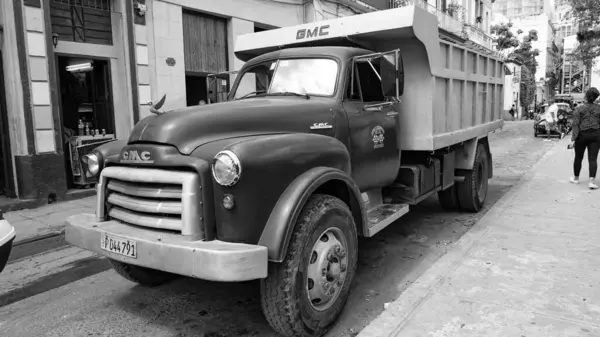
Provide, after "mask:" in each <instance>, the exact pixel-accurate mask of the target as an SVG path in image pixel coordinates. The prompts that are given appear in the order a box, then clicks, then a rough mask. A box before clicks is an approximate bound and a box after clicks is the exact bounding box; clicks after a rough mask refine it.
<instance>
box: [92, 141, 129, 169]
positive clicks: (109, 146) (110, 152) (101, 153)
mask: <svg viewBox="0 0 600 337" xmlns="http://www.w3.org/2000/svg"><path fill="white" fill-rule="evenodd" d="M126 145H127V141H126V140H123V139H115V140H113V141H111V142H108V143H104V144H102V145H100V146H98V147H97V148H95V149H94V152H95V153H96V155H98V157H99V160H100V171H102V169H103V168H104V167H105V166H106V163H107V162H109V161H111V160H112V159H113V158H114V157H115V156H118V155H119V154H120V153H121V150H122V149H123V148H124V147H125V146H126Z"/></svg>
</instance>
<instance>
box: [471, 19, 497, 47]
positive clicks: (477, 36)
mask: <svg viewBox="0 0 600 337" xmlns="http://www.w3.org/2000/svg"><path fill="white" fill-rule="evenodd" d="M465 29H466V31H467V35H468V36H469V39H470V40H471V41H473V42H475V43H477V44H480V45H482V46H484V47H486V48H488V49H492V43H493V42H494V39H493V38H492V37H491V36H489V35H488V34H486V33H485V32H484V31H483V30H481V29H479V28H477V27H475V26H473V25H470V24H468V23H465Z"/></svg>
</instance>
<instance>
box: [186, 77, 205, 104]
mask: <svg viewBox="0 0 600 337" xmlns="http://www.w3.org/2000/svg"><path fill="white" fill-rule="evenodd" d="M207 93H208V92H207V90H206V76H193V75H186V76H185V96H186V101H187V106H192V105H199V104H200V101H204V103H208V95H207Z"/></svg>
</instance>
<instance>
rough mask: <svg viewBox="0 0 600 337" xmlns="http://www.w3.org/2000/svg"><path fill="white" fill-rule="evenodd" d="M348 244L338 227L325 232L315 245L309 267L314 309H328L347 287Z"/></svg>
mask: <svg viewBox="0 0 600 337" xmlns="http://www.w3.org/2000/svg"><path fill="white" fill-rule="evenodd" d="M346 246H347V244H346V239H345V237H344V235H343V233H342V232H341V231H340V230H339V229H337V228H330V229H328V230H326V231H325V232H323V234H321V236H320V237H319V239H318V240H317V242H316V243H315V244H314V246H313V249H312V251H311V256H310V260H309V264H308V268H307V292H308V299H309V300H310V303H311V305H312V306H313V308H314V309H315V310H319V311H322V310H326V309H328V308H329V307H330V306H331V305H332V304H333V303H334V302H335V300H336V299H337V297H338V296H339V294H340V292H341V290H342V288H343V286H344V282H345V280H346V273H347V269H348V257H347V256H346V255H347V253H346Z"/></svg>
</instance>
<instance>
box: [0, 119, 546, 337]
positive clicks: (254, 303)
mask: <svg viewBox="0 0 600 337" xmlns="http://www.w3.org/2000/svg"><path fill="white" fill-rule="evenodd" d="M490 145H491V150H492V154H493V159H494V178H493V179H492V180H491V181H490V186H489V192H488V199H487V204H486V210H484V212H485V211H487V209H489V207H491V206H492V205H493V204H494V203H495V202H496V201H497V200H498V199H499V198H500V197H501V196H502V195H504V194H505V193H506V192H507V190H508V189H509V188H510V187H511V186H512V185H513V184H515V183H516V182H517V181H518V180H519V179H520V177H521V176H522V175H523V174H524V173H525V172H526V171H528V170H529V169H530V168H531V166H532V165H533V164H534V163H536V162H537V161H538V160H539V159H540V158H541V157H542V156H543V155H544V154H545V153H546V151H548V149H549V148H551V147H552V146H553V145H554V143H553V142H544V141H543V140H542V139H539V138H534V137H533V132H532V125H531V122H529V121H524V122H507V123H506V124H505V127H504V129H503V130H502V131H498V132H496V133H495V134H493V135H491V140H490ZM484 212H481V213H479V214H466V213H447V212H443V211H442V210H441V208H440V207H439V205H438V203H437V198H435V197H433V198H431V199H429V200H426V201H425V202H423V203H422V204H421V205H419V206H416V207H414V208H413V209H412V211H411V212H410V213H409V214H408V215H407V216H405V217H403V218H402V219H400V221H398V223H396V224H394V225H393V226H390V227H388V228H386V229H385V230H384V231H382V232H381V233H379V234H378V236H376V237H375V238H372V239H361V240H360V249H361V251H360V260H359V271H358V274H357V278H356V281H355V284H354V289H353V291H352V294H351V298H350V299H349V301H348V304H347V309H346V310H345V311H344V313H343V315H342V317H341V319H340V321H339V323H338V324H337V326H336V328H335V329H334V330H333V331H332V332H331V333H330V334H329V336H331V337H334V336H335V337H337V336H356V335H357V334H358V332H359V331H360V330H361V329H362V328H363V327H364V326H365V325H366V324H367V323H368V322H370V321H371V320H372V319H374V318H375V317H377V315H379V314H380V313H381V312H382V311H383V309H384V306H385V304H386V303H388V302H391V301H393V300H394V299H395V298H396V297H398V295H399V294H400V293H401V292H402V291H403V290H404V289H405V288H406V287H407V286H408V285H410V284H411V282H412V281H413V280H415V279H416V278H417V277H418V276H420V275H421V274H422V273H423V272H424V271H426V270H427V269H428V268H429V267H430V266H431V265H432V263H433V262H435V261H436V260H437V259H439V258H440V257H441V256H442V255H443V254H444V253H445V252H446V251H447V249H448V245H449V244H451V243H453V242H456V241H457V240H458V239H459V238H460V237H461V236H462V235H463V234H464V233H465V232H467V231H468V230H469V228H470V227H471V226H472V225H473V224H474V223H475V222H476V221H477V220H478V219H479V218H480V217H481V216H482V215H483V214H484ZM0 335H2V336H23V337H25V336H61V337H62V336H65V337H66V336H206V337H208V336H211V337H225V336H231V337H233V336H264V337H275V336H276V335H275V334H274V333H273V332H272V331H271V330H270V329H269V327H268V325H267V323H266V322H265V320H264V318H263V316H262V314H261V310H260V297H259V292H258V282H247V283H236V284H221V283H211V282H204V281H199V280H192V279H180V280H178V281H175V282H174V283H172V284H169V285H165V286H162V287H159V288H154V289H147V288H144V287H141V286H137V285H134V284H132V283H130V282H128V281H126V280H124V279H122V278H121V277H119V276H118V275H117V274H115V273H114V272H113V271H112V270H110V271H107V272H103V273H100V274H97V275H94V276H91V277H88V278H85V279H82V280H80V281H77V282H74V283H71V284H68V285H66V286H63V287H60V288H57V289H54V290H51V291H48V292H45V293H43V294H40V295H36V296H34V297H31V298H28V299H25V300H23V301H20V302H17V303H14V304H12V305H10V306H7V307H4V308H1V309H0Z"/></svg>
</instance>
